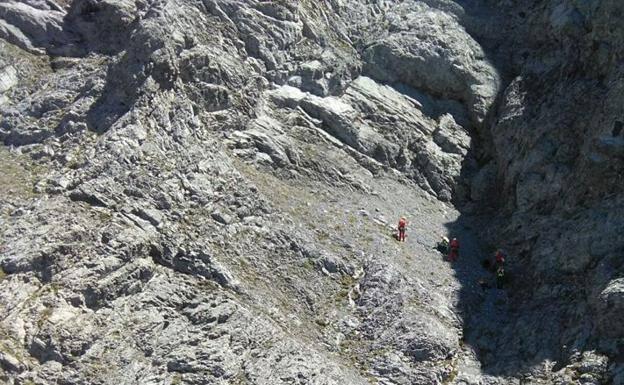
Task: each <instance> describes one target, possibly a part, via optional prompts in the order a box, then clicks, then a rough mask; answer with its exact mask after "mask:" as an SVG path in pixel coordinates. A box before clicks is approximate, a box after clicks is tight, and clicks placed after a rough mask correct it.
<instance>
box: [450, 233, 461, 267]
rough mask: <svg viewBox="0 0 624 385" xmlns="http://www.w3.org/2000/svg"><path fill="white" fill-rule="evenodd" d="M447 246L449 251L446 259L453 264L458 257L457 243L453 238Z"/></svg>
mask: <svg viewBox="0 0 624 385" xmlns="http://www.w3.org/2000/svg"><path fill="white" fill-rule="evenodd" d="M449 246H450V249H451V251H450V252H449V255H448V259H449V261H451V262H455V261H456V260H457V258H458V257H459V241H458V240H457V238H453V239H452V240H451V243H450V245H449Z"/></svg>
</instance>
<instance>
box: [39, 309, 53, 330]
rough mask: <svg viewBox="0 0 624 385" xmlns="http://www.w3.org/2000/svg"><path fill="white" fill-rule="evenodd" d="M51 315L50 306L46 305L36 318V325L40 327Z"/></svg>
mask: <svg viewBox="0 0 624 385" xmlns="http://www.w3.org/2000/svg"><path fill="white" fill-rule="evenodd" d="M51 315H52V308H51V307H47V306H46V308H45V309H43V311H42V312H41V316H40V317H39V319H38V320H37V326H38V327H39V328H40V329H41V328H42V327H43V325H44V324H45V323H46V322H47V321H48V320H49V319H50V316H51Z"/></svg>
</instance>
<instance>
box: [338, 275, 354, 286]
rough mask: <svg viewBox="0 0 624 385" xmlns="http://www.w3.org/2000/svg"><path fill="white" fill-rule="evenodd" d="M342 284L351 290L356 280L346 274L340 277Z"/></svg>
mask: <svg viewBox="0 0 624 385" xmlns="http://www.w3.org/2000/svg"><path fill="white" fill-rule="evenodd" d="M340 284H341V285H342V286H344V287H348V288H350V287H351V286H353V285H354V284H355V280H354V279H353V277H352V276H350V275H347V274H345V275H343V276H341V277H340Z"/></svg>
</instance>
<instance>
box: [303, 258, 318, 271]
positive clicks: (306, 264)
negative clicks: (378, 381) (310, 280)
mask: <svg viewBox="0 0 624 385" xmlns="http://www.w3.org/2000/svg"><path fill="white" fill-rule="evenodd" d="M303 267H304V268H306V269H308V270H315V269H316V266H315V264H314V261H313V260H311V259H306V260H305V261H304V262H303Z"/></svg>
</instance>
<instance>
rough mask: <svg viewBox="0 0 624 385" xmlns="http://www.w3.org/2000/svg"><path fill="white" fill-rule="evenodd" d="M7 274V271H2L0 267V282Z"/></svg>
mask: <svg viewBox="0 0 624 385" xmlns="http://www.w3.org/2000/svg"><path fill="white" fill-rule="evenodd" d="M6 276H7V273H5V272H4V270H2V268H1V267H0V282H2V281H3V280H4V279H5V278H6Z"/></svg>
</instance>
